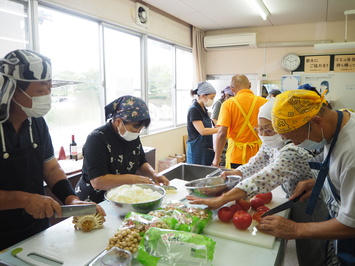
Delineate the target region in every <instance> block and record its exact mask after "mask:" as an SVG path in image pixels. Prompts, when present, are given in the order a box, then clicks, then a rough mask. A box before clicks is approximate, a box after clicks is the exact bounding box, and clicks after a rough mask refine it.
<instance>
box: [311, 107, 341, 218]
mask: <svg viewBox="0 0 355 266" xmlns="http://www.w3.org/2000/svg"><path fill="white" fill-rule="evenodd" d="M337 112H338V122H337V126H336V130H335V134H334V137H333V140H332V144H331V145H330V148H329V151H328V154H327V157H326V158H325V160H324V162H323V163H322V165H321V167H320V170H319V173H318V176H317V181H316V184H315V185H314V188H313V190H312V194H311V197H310V199H309V202H308V205H307V208H306V213H307V214H309V215H312V214H313V211H314V208H315V206H316V203H317V200H318V197H319V194H320V191H321V189H322V187H323V184H324V181H325V178H326V176H327V175H328V172H329V161H330V155H331V153H332V151H333V149H334V146H335V143H336V142H337V140H338V135H339V132H340V126H341V123H342V121H343V113H342V112H340V111H338V110H337ZM329 181H330V179H329ZM329 183H331V181H330V182H329ZM333 186H334V185H333ZM334 189H335V188H334Z"/></svg>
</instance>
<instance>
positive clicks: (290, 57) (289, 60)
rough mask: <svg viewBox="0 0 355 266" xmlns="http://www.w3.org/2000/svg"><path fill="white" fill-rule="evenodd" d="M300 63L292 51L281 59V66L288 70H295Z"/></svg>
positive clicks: (299, 59)
mask: <svg viewBox="0 0 355 266" xmlns="http://www.w3.org/2000/svg"><path fill="white" fill-rule="evenodd" d="M300 64H301V58H300V57H299V56H298V55H296V54H294V53H289V54H287V55H285V56H284V58H283V59H282V67H283V68H284V69H286V70H288V71H294V70H296V69H297V68H298V67H299V66H300Z"/></svg>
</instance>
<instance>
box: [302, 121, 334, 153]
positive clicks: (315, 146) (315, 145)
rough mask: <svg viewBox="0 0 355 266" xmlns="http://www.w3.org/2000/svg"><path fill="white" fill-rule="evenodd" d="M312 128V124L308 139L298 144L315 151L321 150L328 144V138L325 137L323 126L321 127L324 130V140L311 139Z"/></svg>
mask: <svg viewBox="0 0 355 266" xmlns="http://www.w3.org/2000/svg"><path fill="white" fill-rule="evenodd" d="M310 130H311V126H309V127H308V139H306V140H304V141H303V142H302V143H301V144H298V145H297V146H298V147H301V148H304V149H307V150H309V151H314V150H320V149H322V148H323V147H324V146H325V145H326V144H328V142H327V140H326V139H325V138H324V134H323V128H321V130H322V137H323V139H322V141H321V142H317V141H314V140H310V139H309V134H310Z"/></svg>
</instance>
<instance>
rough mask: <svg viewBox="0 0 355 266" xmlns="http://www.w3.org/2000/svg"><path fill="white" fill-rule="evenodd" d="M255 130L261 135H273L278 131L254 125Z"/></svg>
mask: <svg viewBox="0 0 355 266" xmlns="http://www.w3.org/2000/svg"><path fill="white" fill-rule="evenodd" d="M254 130H255V131H256V132H257V133H258V134H259V135H264V134H265V135H266V136H273V135H275V134H276V132H275V131H274V130H272V129H264V128H260V127H254Z"/></svg>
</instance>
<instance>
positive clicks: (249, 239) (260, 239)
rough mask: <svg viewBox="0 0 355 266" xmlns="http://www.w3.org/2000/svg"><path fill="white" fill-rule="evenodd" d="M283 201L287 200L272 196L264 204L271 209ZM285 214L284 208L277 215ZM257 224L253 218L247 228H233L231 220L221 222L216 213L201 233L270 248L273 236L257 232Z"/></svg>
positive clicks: (272, 243)
mask: <svg viewBox="0 0 355 266" xmlns="http://www.w3.org/2000/svg"><path fill="white" fill-rule="evenodd" d="M285 201H287V199H285V198H281V197H275V196H274V197H273V199H272V201H271V202H270V203H269V204H266V206H268V207H269V208H270V209H271V208H273V207H276V206H277V205H280V204H281V203H284V202H285ZM251 214H252V213H251ZM287 214H288V210H285V211H282V212H279V213H278V214H277V215H281V216H283V217H285V216H286V215H287ZM257 224H258V222H256V221H255V220H253V222H252V224H251V225H250V226H249V228H248V229H247V230H239V229H237V228H235V226H234V225H233V223H232V222H229V223H224V222H221V221H220V220H219V219H218V217H217V215H216V216H215V217H214V218H213V220H212V221H211V222H210V223H209V224H208V225H207V226H206V228H205V229H204V230H203V233H204V234H206V235H211V236H217V237H221V238H225V239H229V240H234V241H238V242H242V243H246V244H251V245H255V246H259V247H264V248H270V249H271V248H272V247H273V245H274V241H275V237H274V236H271V235H267V234H264V233H262V232H259V231H258V230H257V229H256V227H255V226H256V225H257Z"/></svg>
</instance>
